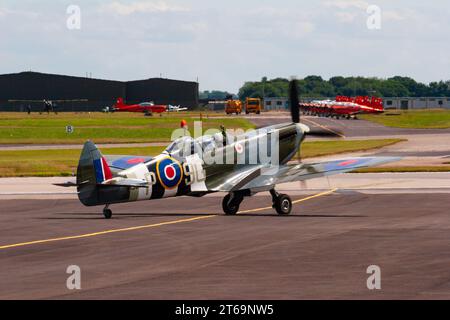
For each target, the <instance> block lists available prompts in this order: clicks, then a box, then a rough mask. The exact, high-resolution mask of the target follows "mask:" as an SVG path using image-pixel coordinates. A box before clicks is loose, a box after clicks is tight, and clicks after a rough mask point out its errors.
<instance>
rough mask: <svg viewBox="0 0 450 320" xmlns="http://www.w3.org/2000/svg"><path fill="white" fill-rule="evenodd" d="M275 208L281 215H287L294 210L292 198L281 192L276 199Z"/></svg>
mask: <svg viewBox="0 0 450 320" xmlns="http://www.w3.org/2000/svg"><path fill="white" fill-rule="evenodd" d="M274 208H275V210H276V211H277V213H278V214H279V215H283V216H286V215H288V214H290V213H291V212H292V200H291V198H290V197H289V196H288V195H287V194H280V195H279V196H278V198H277V199H276V200H275V203H274Z"/></svg>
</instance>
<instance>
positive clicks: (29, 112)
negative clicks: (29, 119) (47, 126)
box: [27, 105, 31, 115]
mask: <svg viewBox="0 0 450 320" xmlns="http://www.w3.org/2000/svg"><path fill="white" fill-rule="evenodd" d="M27 113H28V115H30V114H31V106H30V105H28V106H27Z"/></svg>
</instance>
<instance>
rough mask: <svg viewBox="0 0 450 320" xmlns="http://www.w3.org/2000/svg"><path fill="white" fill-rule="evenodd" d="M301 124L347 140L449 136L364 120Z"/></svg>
mask: <svg viewBox="0 0 450 320" xmlns="http://www.w3.org/2000/svg"><path fill="white" fill-rule="evenodd" d="M248 119H249V120H250V121H251V122H253V123H254V124H255V125H256V126H257V127H264V126H269V125H273V124H277V123H284V122H290V121H291V120H290V116H289V115H288V114H287V113H286V114H284V113H280V115H277V116H274V115H272V114H265V115H263V116H259V117H257V116H251V117H248ZM301 119H302V120H301V121H302V123H304V124H306V125H307V126H309V127H310V128H311V129H312V131H313V132H315V133H330V136H331V135H332V133H333V132H334V133H335V134H336V135H337V136H338V137H339V134H340V135H343V136H345V137H347V138H351V137H377V136H405V135H423V134H429V135H435V134H443V133H446V134H450V129H407V128H393V127H385V126H383V125H380V124H377V123H374V122H370V121H366V120H361V119H358V120H353V119H352V120H346V119H340V120H336V119H331V118H321V117H312V116H301Z"/></svg>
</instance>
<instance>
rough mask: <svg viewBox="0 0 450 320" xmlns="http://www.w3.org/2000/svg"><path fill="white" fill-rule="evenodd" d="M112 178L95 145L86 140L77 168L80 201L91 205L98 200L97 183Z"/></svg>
mask: <svg viewBox="0 0 450 320" xmlns="http://www.w3.org/2000/svg"><path fill="white" fill-rule="evenodd" d="M112 178H113V176H112V173H111V169H110V168H109V166H108V163H107V162H106V160H105V158H104V157H103V155H102V154H101V153H100V151H99V150H98V148H97V146H96V145H95V144H94V143H92V142H91V141H88V142H86V143H85V144H84V147H83V151H82V152H81V157H80V161H79V163H78V170H77V185H78V195H79V198H80V201H81V202H82V203H83V204H85V205H93V203H94V202H97V201H98V199H97V198H98V194H97V191H98V189H97V185H99V184H102V183H103V182H104V181H106V180H109V179H112Z"/></svg>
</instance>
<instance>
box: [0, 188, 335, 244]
mask: <svg viewBox="0 0 450 320" xmlns="http://www.w3.org/2000/svg"><path fill="white" fill-rule="evenodd" d="M337 190H338V189H333V190H330V191H327V192H322V193H319V194H316V195H314V196H310V197H306V198H303V199H300V200H297V201H293V202H292V204H297V203H301V202H305V201H308V200H311V199H315V198H318V197H322V196H326V195H329V194H332V193H334V192H336V191H337ZM268 209H272V207H266V208H258V209H251V210H246V211H241V212H239V213H250V212H259V211H264V210H268ZM214 217H217V215H209V216H203V217H196V218H190V219H182V220H175V221H167V222H161V223H155V224H149V225H143V226H137V227H130V228H122V229H112V230H106V231H100V232H94V233H87V234H81V235H77V236H68V237H60V238H53V239H46V240H36V241H29V242H22V243H16V244H10V245H4V246H0V250H5V249H11V248H17V247H25V246H31V245H35V244H43V243H51V242H59V241H66V240H75V239H85V238H92V237H98V236H103V235H107V234H112V233H120V232H129V231H137V230H143V229H150V228H157V227H163V226H168V225H173V224H179V223H188V222H194V221H199V220H205V219H210V218H214Z"/></svg>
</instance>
